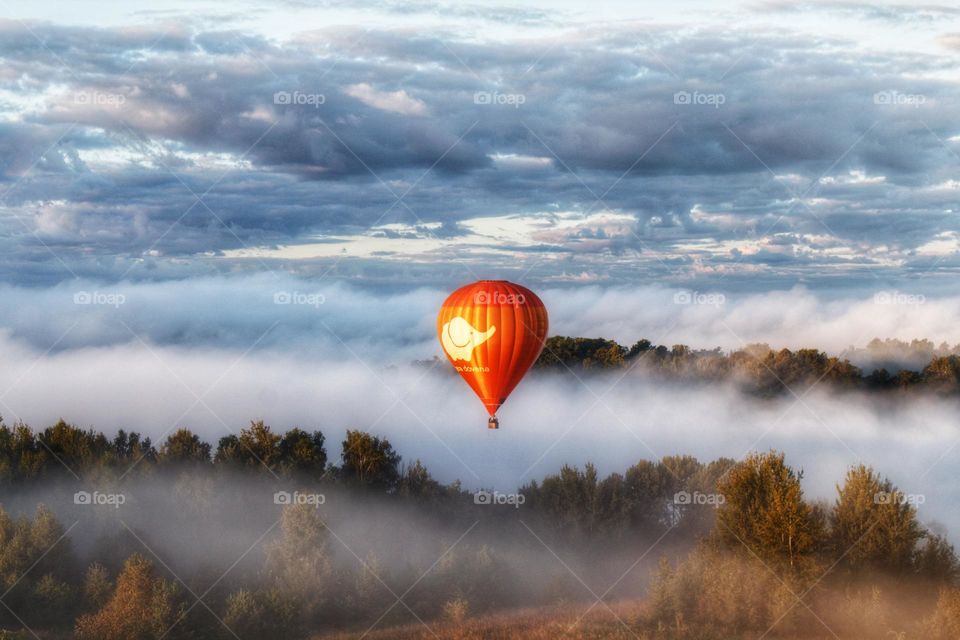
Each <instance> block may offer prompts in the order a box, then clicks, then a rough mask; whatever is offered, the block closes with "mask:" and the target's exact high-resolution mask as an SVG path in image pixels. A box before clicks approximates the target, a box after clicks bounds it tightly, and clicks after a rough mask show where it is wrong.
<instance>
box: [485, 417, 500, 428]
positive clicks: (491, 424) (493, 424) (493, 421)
mask: <svg viewBox="0 0 960 640" xmlns="http://www.w3.org/2000/svg"><path fill="white" fill-rule="evenodd" d="M499 428H500V421H499V420H497V417H496V416H491V417H490V419H489V420H487V429H499Z"/></svg>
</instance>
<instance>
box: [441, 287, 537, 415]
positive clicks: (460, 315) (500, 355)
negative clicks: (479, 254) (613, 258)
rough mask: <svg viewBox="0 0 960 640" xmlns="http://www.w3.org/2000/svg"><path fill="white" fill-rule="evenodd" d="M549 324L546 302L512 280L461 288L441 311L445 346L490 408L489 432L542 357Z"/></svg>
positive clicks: (488, 408)
mask: <svg viewBox="0 0 960 640" xmlns="http://www.w3.org/2000/svg"><path fill="white" fill-rule="evenodd" d="M547 326H548V323H547V309H546V307H544V306H543V302H541V301H540V298H538V297H537V295H536V294H535V293H534V292H532V291H530V290H529V289H527V288H526V287H521V286H520V285H518V284H513V283H512V282H507V281H506V280H480V281H479V282H474V283H473V284H468V285H466V286H465V287H460V288H459V289H457V290H456V291H454V292H453V293H451V294H450V296H449V297H448V298H447V299H446V300H445V301H444V303H443V306H442V307H440V315H439V316H437V333H438V334H439V337H440V344H441V346H442V347H443V351H444V353H446V354H447V358H448V359H449V360H450V363H451V364H453V366H454V368H455V369H456V370H457V372H458V373H459V374H460V376H461V377H463V379H464V380H466V381H467V384H469V385H470V388H471V389H473V391H474V393H476V394H477V396H479V398H480V401H481V402H483V406H485V407H486V408H487V413H489V414H490V419H489V420H488V421H487V426H488V427H489V428H491V429H498V428H499V426H500V423H499V421H498V420H497V409H499V408H500V405H502V404H503V403H504V401H506V399H507V396H509V395H510V392H511V391H513V389H514V387H516V386H517V384H518V383H519V382H520V380H521V379H522V378H523V376H524V374H526V373H527V370H528V369H529V368H530V366H531V365H533V363H534V362H535V361H536V359H537V356H539V355H540V352H541V351H542V350H543V344H544V341H545V340H546V338H547Z"/></svg>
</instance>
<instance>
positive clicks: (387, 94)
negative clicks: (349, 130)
mask: <svg viewBox="0 0 960 640" xmlns="http://www.w3.org/2000/svg"><path fill="white" fill-rule="evenodd" d="M344 93H346V94H347V95H348V96H351V97H353V98H356V99H357V100H359V101H360V102H362V103H363V104H365V105H367V106H369V107H373V108H374V109H380V110H381V111H392V112H393V113H402V114H403V115H407V116H423V115H426V114H427V105H426V103H425V102H423V100H418V99H417V98H414V97H413V96H411V95H410V94H408V93H407V92H406V91H405V90H403V89H400V90H398V91H378V90H377V89H374V88H373V87H372V86H370V85H369V84H367V83H366V82H361V83H359V84H352V85H349V86H348V87H346V89H345V90H344Z"/></svg>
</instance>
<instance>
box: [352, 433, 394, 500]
mask: <svg viewBox="0 0 960 640" xmlns="http://www.w3.org/2000/svg"><path fill="white" fill-rule="evenodd" d="M341 459H342V460H343V464H342V465H341V467H340V475H341V477H342V478H343V479H344V480H345V481H346V482H348V483H350V484H354V485H359V486H363V487H370V488H374V489H379V490H382V491H387V492H392V491H394V490H395V489H396V488H397V485H398V483H399V480H400V469H399V467H400V455H399V454H398V453H396V452H395V451H394V450H393V446H392V445H391V444H390V441H389V440H386V439H380V438H378V437H374V436H372V435H370V434H369V433H365V432H363V431H347V437H346V439H345V440H344V441H343V452H342V453H341Z"/></svg>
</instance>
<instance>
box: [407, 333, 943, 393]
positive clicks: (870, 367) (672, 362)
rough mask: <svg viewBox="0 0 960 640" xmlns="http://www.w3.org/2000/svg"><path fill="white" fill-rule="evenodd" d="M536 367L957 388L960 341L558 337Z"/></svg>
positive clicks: (782, 388)
mask: <svg viewBox="0 0 960 640" xmlns="http://www.w3.org/2000/svg"><path fill="white" fill-rule="evenodd" d="M428 363H429V361H427V362H424V361H421V364H428ZM534 368H535V370H536V371H540V372H560V373H577V372H579V371H591V372H603V371H613V372H616V371H620V372H621V375H623V374H624V373H623V372H630V373H636V374H641V375H649V376H654V377H657V378H659V379H665V380H673V381H678V382H684V383H690V382H702V383H724V382H729V383H733V384H735V385H736V386H737V387H739V388H740V389H741V390H742V391H744V392H747V393H749V394H751V395H755V396H759V397H771V396H776V395H779V394H783V393H788V392H789V390H790V389H796V390H799V389H803V388H805V387H809V386H810V385H812V384H822V385H824V386H825V387H826V388H829V389H831V390H838V391H853V390H861V391H922V392H925V393H936V394H955V393H957V392H960V345H954V346H951V345H949V344H946V343H942V344H940V345H935V344H934V343H933V342H931V341H929V340H913V341H910V342H905V341H902V340H896V339H887V340H880V339H878V338H875V339H873V340H871V341H870V342H869V343H868V344H867V346H866V347H863V348H853V347H850V348H848V349H846V350H845V351H844V352H842V353H841V354H840V355H834V356H831V355H829V354H827V353H825V352H823V351H821V350H819V349H796V350H790V349H785V348H782V349H773V348H771V347H770V346H769V345H766V344H750V345H745V346H744V347H743V348H741V349H736V350H733V351H730V352H724V351H723V350H721V349H720V348H713V349H694V348H691V347H689V346H687V345H683V344H677V345H673V346H670V347H668V346H666V345H655V344H652V343H651V342H650V341H649V340H646V339H642V340H638V341H637V342H635V343H634V344H633V345H632V346H630V347H626V346H623V345H621V344H618V343H617V342H615V341H613V340H607V339H604V338H578V337H567V336H553V337H550V338H548V339H547V341H546V345H545V347H544V350H543V352H542V353H541V355H540V358H539V359H538V360H537V362H536V363H535V365H534Z"/></svg>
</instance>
